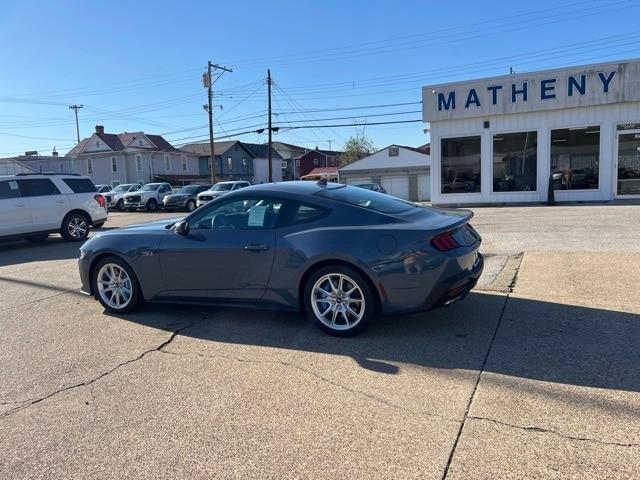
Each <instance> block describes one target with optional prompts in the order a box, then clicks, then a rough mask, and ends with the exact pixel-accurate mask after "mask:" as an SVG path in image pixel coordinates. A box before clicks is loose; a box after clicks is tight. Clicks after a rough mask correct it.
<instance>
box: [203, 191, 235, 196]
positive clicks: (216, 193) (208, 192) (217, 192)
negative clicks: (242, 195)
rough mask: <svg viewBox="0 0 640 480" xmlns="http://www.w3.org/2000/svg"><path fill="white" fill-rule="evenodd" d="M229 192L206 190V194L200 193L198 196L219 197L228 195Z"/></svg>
mask: <svg viewBox="0 0 640 480" xmlns="http://www.w3.org/2000/svg"><path fill="white" fill-rule="evenodd" d="M230 191H231V190H215V191H214V190H207V191H206V192H200V193H199V194H198V196H200V195H206V196H208V197H219V196H221V195H224V194H225V193H229V192H230Z"/></svg>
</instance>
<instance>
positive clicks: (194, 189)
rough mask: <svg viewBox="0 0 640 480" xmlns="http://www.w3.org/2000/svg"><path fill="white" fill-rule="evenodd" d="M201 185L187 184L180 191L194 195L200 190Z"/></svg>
mask: <svg viewBox="0 0 640 480" xmlns="http://www.w3.org/2000/svg"><path fill="white" fill-rule="evenodd" d="M198 188H200V185H187V186H185V187H182V188H181V189H180V190H178V193H183V194H185V195H192V194H194V193H196V192H197V191H198Z"/></svg>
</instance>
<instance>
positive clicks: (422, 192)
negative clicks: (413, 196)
mask: <svg viewBox="0 0 640 480" xmlns="http://www.w3.org/2000/svg"><path fill="white" fill-rule="evenodd" d="M418 200H419V201H421V202H428V201H430V200H431V175H418Z"/></svg>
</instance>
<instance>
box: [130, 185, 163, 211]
mask: <svg viewBox="0 0 640 480" xmlns="http://www.w3.org/2000/svg"><path fill="white" fill-rule="evenodd" d="M171 193H173V190H172V189H171V185H169V184H168V183H147V184H146V185H143V186H142V188H141V189H140V190H138V191H137V192H133V193H126V194H125V195H124V208H126V209H127V210H129V211H130V212H131V211H133V210H136V209H137V208H144V209H145V210H147V211H149V212H154V211H156V210H157V209H158V208H160V207H161V206H162V200H163V199H164V197H166V196H167V195H170V194H171Z"/></svg>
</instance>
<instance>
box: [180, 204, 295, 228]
mask: <svg viewBox="0 0 640 480" xmlns="http://www.w3.org/2000/svg"><path fill="white" fill-rule="evenodd" d="M282 205H283V202H282V200H276V199H269V198H257V197H256V198H238V199H234V200H231V201H227V202H224V203H217V204H215V205H211V206H210V207H209V208H203V209H202V212H199V213H197V214H196V215H194V216H192V217H191V218H190V219H189V228H190V229H192V230H212V229H213V230H224V229H233V230H259V229H265V228H275V226H276V223H277V221H278V217H279V215H280V211H281V210H282Z"/></svg>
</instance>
